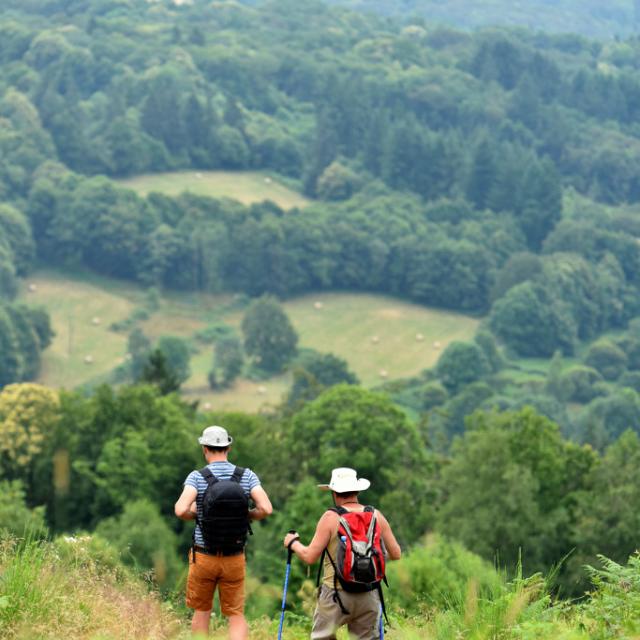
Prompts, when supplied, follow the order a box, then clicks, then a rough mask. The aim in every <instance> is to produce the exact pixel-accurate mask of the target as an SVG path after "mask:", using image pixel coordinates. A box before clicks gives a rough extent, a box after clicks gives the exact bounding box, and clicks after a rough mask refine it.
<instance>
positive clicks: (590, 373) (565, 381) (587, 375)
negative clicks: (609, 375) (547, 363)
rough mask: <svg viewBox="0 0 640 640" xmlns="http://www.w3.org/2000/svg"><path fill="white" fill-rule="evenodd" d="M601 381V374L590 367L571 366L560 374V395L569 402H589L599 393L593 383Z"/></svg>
mask: <svg viewBox="0 0 640 640" xmlns="http://www.w3.org/2000/svg"><path fill="white" fill-rule="evenodd" d="M602 381H603V378H602V376H601V375H600V374H599V373H598V371H596V370H595V369H593V368H591V367H585V366H576V367H572V368H571V369H569V370H568V371H565V372H564V373H562V374H561V375H560V381H559V387H560V395H561V397H562V399H564V400H566V401H569V402H580V403H587V402H591V400H593V399H594V398H597V397H598V396H599V395H601V393H600V391H599V389H598V387H594V385H595V384H596V383H598V382H602Z"/></svg>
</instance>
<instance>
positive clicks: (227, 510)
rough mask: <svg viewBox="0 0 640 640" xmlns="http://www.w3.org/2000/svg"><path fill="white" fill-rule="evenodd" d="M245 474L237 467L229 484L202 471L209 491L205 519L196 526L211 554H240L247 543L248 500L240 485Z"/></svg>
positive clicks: (205, 469)
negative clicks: (198, 527)
mask: <svg viewBox="0 0 640 640" xmlns="http://www.w3.org/2000/svg"><path fill="white" fill-rule="evenodd" d="M244 471H245V470H244V469H243V468H242V467H236V468H235V470H234V472H233V475H232V476H231V478H230V479H229V480H218V478H216V476H214V475H213V473H211V470H210V469H209V467H204V469H200V475H202V477H203V478H204V479H205V480H206V481H207V488H206V490H205V492H204V496H203V499H202V517H201V518H200V517H198V518H196V522H197V523H198V525H199V526H200V531H201V532H202V537H203V538H204V546H205V549H206V550H207V551H209V552H210V553H221V554H222V555H233V554H236V553H240V552H241V551H242V550H243V549H244V547H245V545H246V543H247V533H248V532H249V531H250V529H249V498H248V497H247V495H246V494H245V492H244V490H243V489H242V486H241V485H240V480H241V479H242V475H243V474H244ZM194 537H195V533H194Z"/></svg>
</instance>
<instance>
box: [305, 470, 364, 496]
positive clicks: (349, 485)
mask: <svg viewBox="0 0 640 640" xmlns="http://www.w3.org/2000/svg"><path fill="white" fill-rule="evenodd" d="M370 486H371V483H370V482H369V481H368V480H367V479H366V478H358V474H357V473H356V470H355V469H349V467H339V468H338V469H334V470H333V471H332V472H331V482H329V484H319V485H318V487H320V489H322V490H323V491H335V492H336V493H351V492H352V491H366V490H367V489H368V488H369V487H370Z"/></svg>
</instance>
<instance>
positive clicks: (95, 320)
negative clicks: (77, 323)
mask: <svg viewBox="0 0 640 640" xmlns="http://www.w3.org/2000/svg"><path fill="white" fill-rule="evenodd" d="M91 324H92V325H93V326H94V327H97V326H98V325H99V324H100V318H98V316H94V317H93V318H91Z"/></svg>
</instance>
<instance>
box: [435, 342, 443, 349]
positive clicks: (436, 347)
mask: <svg viewBox="0 0 640 640" xmlns="http://www.w3.org/2000/svg"><path fill="white" fill-rule="evenodd" d="M441 346H442V345H441V344H440V343H439V342H438V341H436V342H434V343H433V348H434V349H435V350H436V351H437V350H438V349H439V348H440V347H441Z"/></svg>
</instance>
